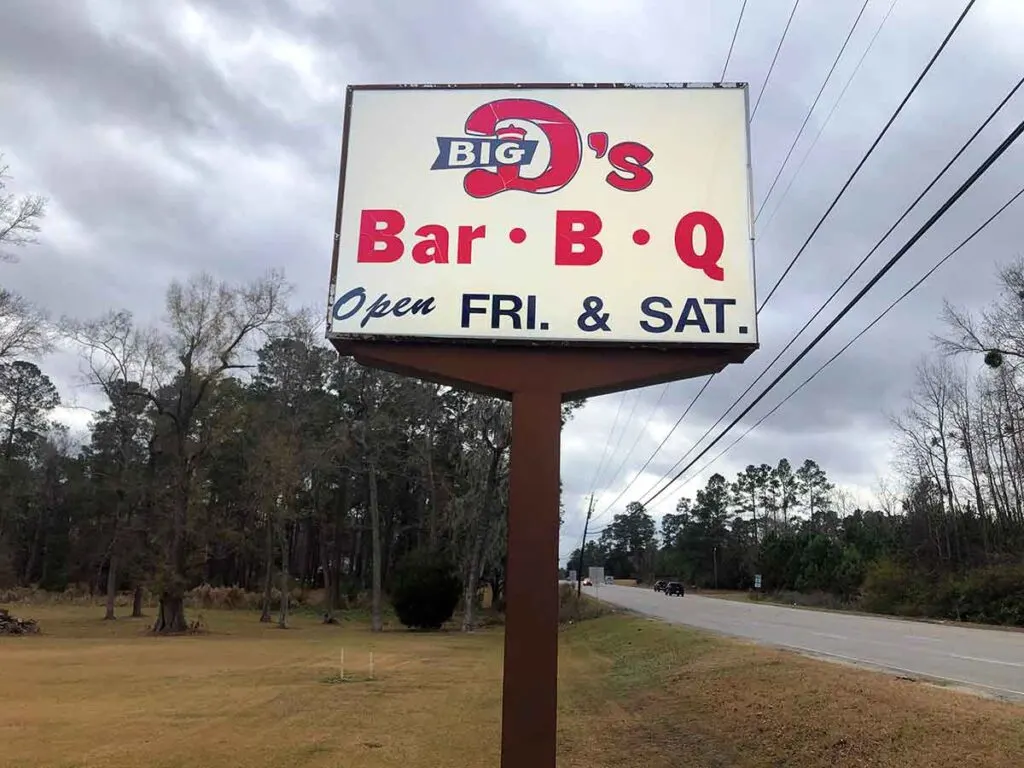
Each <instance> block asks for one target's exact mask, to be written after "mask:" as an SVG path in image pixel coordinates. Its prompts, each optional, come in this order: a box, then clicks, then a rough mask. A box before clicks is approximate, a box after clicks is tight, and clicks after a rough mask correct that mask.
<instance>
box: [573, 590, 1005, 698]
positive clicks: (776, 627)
mask: <svg viewBox="0 0 1024 768" xmlns="http://www.w3.org/2000/svg"><path fill="white" fill-rule="evenodd" d="M586 591H587V593H588V594H590V595H592V596H596V597H598V598H599V599H601V600H605V601H607V602H609V603H613V604H616V605H620V606H622V607H624V608H629V609H631V610H634V611H637V612H639V613H644V614H647V615H649V616H656V617H658V618H661V619H665V620H667V621H670V622H674V623H677V624H687V625H690V626H694V627H700V628H702V629H708V630H712V631H714V632H718V633H721V634H724V635H732V636H734V637H740V638H745V639H748V640H753V641H755V642H759V643H764V644H766V645H773V646H777V647H782V648H789V649H792V650H796V651H800V652H802V653H806V654H809V655H813V656H820V657H822V658H826V659H831V660H835V661H845V662H849V663H854V664H860V665H864V666H870V667H875V668H879V669H884V670H887V671H890V672H897V673H900V674H904V675H908V676H914V677H922V678H932V679H939V680H944V681H948V682H952V683H956V684H959V685H963V686H967V687H970V688H974V689H977V690H979V691H981V692H983V693H988V694H990V695H995V696H999V697H1002V698H1010V699H1018V700H1022V701H1024V632H1006V631H999V630H988V629H969V628H966V627H957V626H949V625H943V624H931V623H927V622H917V621H901V620H898V619H887V618H881V617H874V616H855V615H851V614H842V613H830V612H825V611H809V610H801V609H798V608H786V607H784V606H779V605H770V604H765V603H747V602H739V601H735V600H722V599H715V598H710V597H699V596H697V595H691V594H687V595H686V597H682V598H680V597H666V596H665V595H663V594H660V593H658V592H654V591H652V590H649V589H642V588H636V587H614V586H604V585H602V586H601V587H599V588H597V589H595V588H593V587H587V588H586Z"/></svg>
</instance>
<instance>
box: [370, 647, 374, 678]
mask: <svg viewBox="0 0 1024 768" xmlns="http://www.w3.org/2000/svg"><path fill="white" fill-rule="evenodd" d="M370 679H371V680H373V651H370Z"/></svg>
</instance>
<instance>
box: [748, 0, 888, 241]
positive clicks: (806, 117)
mask: <svg viewBox="0 0 1024 768" xmlns="http://www.w3.org/2000/svg"><path fill="white" fill-rule="evenodd" d="M870 1H871V0H864V4H863V5H861V7H860V12H859V13H858V14H857V18H855V19H854V20H853V26H851V27H850V31H849V32H847V33H846V39H845V40H844V41H843V44H842V46H841V47H840V48H839V53H837V54H836V58H835V60H834V61H833V62H832V66H831V67H829V70H828V74H827V75H825V79H824V80H823V81H822V83H821V88H819V89H818V94H817V95H816V96H815V97H814V101H812V102H811V108H810V109H808V110H807V114H806V115H804V121H803V122H802V123H800V130H799V131H797V132H796V136H794V137H793V143H792V144H790V145H789V151H788V152H786V157H785V159H784V160H783V161H782V165H780V166H779V171H778V173H776V174H775V178H774V179H772V183H771V186H770V187H768V191H767V192H766V193H765V196H764V197H763V198H762V199H761V205H760V206H759V207H758V209H757V214H756V215H755V216H754V221H755V222H756V221H757V220H758V219H759V218H760V216H761V211H763V210H764V206H765V203H767V202H768V199H769V198H770V197H771V196H772V192H773V191H774V190H775V185H776V184H778V183H779V179H780V178H781V177H782V172H783V171H784V170H786V166H787V165H788V164H789V158H790V157H792V156H793V150H794V149H796V145H797V142H798V141H800V137H801V136H803V135H804V128H806V127H807V121H808V120H810V119H811V115H812V114H813V113H814V108H815V107H816V106H818V101H819V100H820V99H821V94H822V93H824V92H825V86H826V85H828V81H829V80H831V79H832V73H833V72H835V70H836V65H837V64H839V60H840V59H841V58H842V57H843V51H845V50H846V46H847V45H849V43H850V38H851V37H853V33H854V30H856V29H857V25H858V24H860V19H861V16H863V15H864V10H865V9H866V8H867V7H868V3H869V2H870Z"/></svg>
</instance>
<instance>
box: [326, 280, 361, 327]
mask: <svg viewBox="0 0 1024 768" xmlns="http://www.w3.org/2000/svg"><path fill="white" fill-rule="evenodd" d="M353 299H356V300H357V302H356V305H355V306H354V307H353V308H352V309H350V310H349V311H348V312H346V313H345V314H341V309H342V307H344V306H345V305H346V304H348V303H349V302H350V301H352V300H353ZM365 301H366V291H364V290H363V289H362V288H353V289H352V290H351V291H349V292H348V293H345V294H343V295H342V297H341V298H340V299H338V300H337V301H335V302H334V310H333V311H332V314H333V315H334V319H335V320H348V319H349V318H350V317H352V315H354V314H355V313H356V312H358V311H359V310H360V309H361V308H362V306H363V302H365Z"/></svg>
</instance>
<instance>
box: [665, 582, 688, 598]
mask: <svg viewBox="0 0 1024 768" xmlns="http://www.w3.org/2000/svg"><path fill="white" fill-rule="evenodd" d="M665 594H666V595H669V596H671V595H679V596H680V597H682V596H683V595H685V594H686V590H685V589H683V583H682V582H681V581H670V582H669V583H668V584H667V585H666V586H665Z"/></svg>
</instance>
